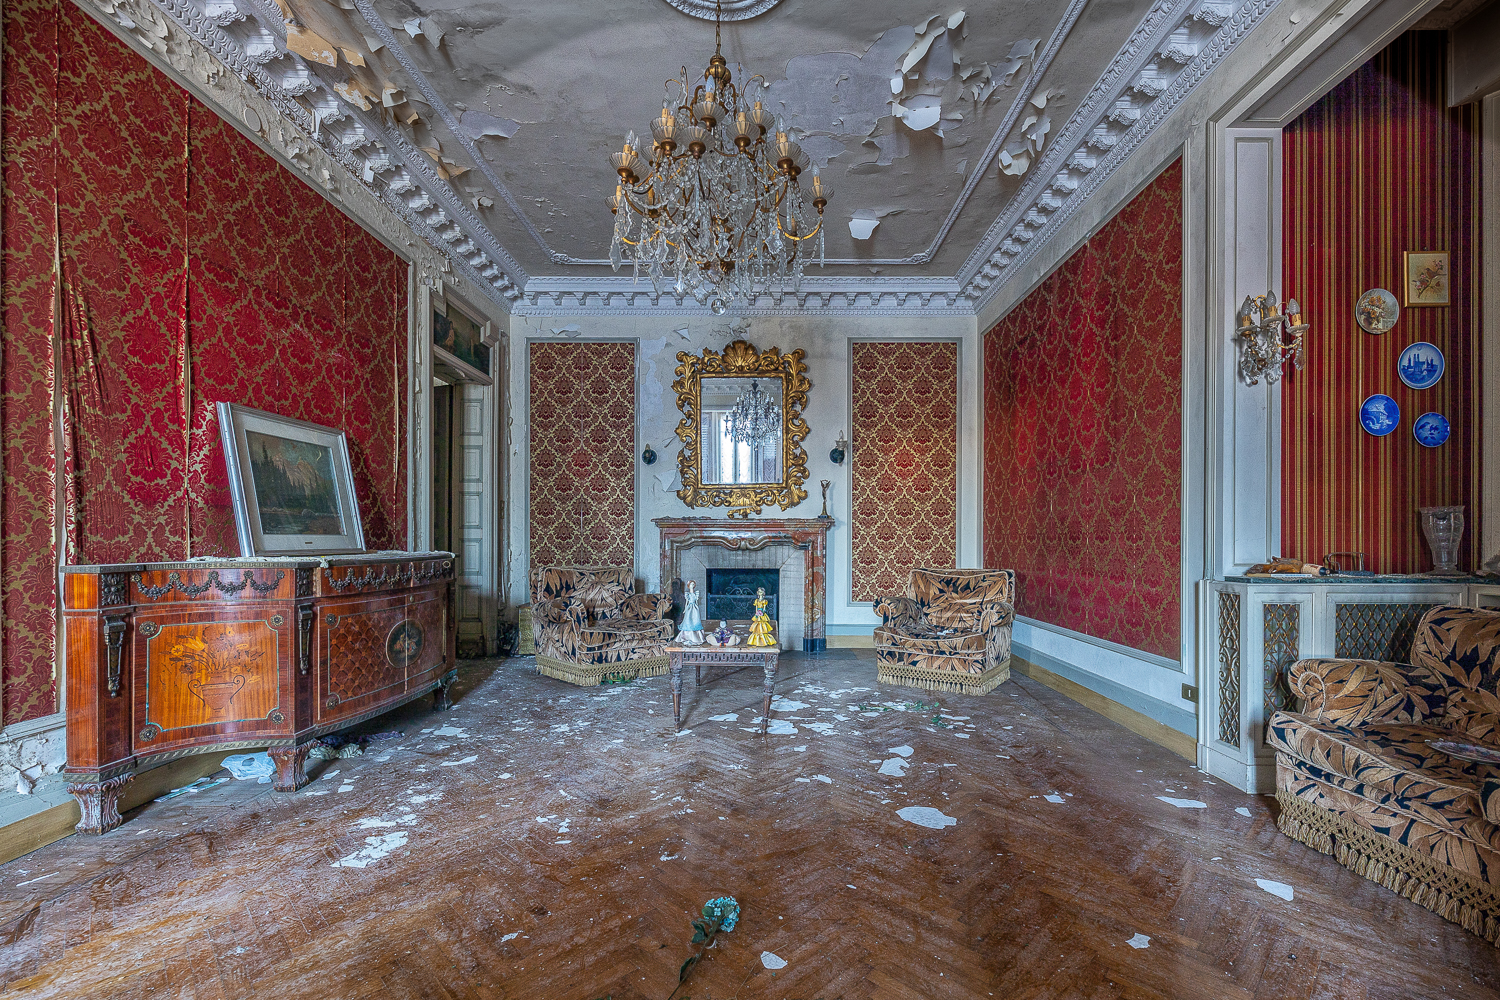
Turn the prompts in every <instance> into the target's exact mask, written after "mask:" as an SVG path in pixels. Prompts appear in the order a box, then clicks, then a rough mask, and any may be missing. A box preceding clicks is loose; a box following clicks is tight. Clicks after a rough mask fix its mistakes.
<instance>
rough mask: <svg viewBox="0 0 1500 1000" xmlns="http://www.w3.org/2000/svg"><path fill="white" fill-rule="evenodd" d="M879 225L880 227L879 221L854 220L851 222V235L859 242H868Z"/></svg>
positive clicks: (857, 218) (856, 218)
mask: <svg viewBox="0 0 1500 1000" xmlns="http://www.w3.org/2000/svg"><path fill="white" fill-rule="evenodd" d="M878 225H880V220H879V219H861V218H859V217H855V218H852V219H850V220H849V235H850V236H852V237H854V238H855V239H857V240H867V239H869V238H870V236H871V235H872V234H873V233H874V232H875V227H876V226H878Z"/></svg>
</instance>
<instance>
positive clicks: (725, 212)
mask: <svg viewBox="0 0 1500 1000" xmlns="http://www.w3.org/2000/svg"><path fill="white" fill-rule="evenodd" d="M720 17H722V11H720ZM750 79H751V80H763V78H762V77H759V76H754V77H751V78H750ZM732 80H733V77H732V75H731V73H730V71H729V64H728V62H727V61H726V60H725V59H724V56H723V55H722V54H721V52H720V45H719V24H718V21H717V20H716V21H715V24H714V54H713V58H712V59H710V60H709V63H708V69H706V70H704V71H703V76H702V82H700V83H698V84H696V86H694V87H693V89H692V92H691V93H689V91H688V74H687V68H686V67H683V69H682V78H681V79H680V80H669V81H667V96H666V98H665V99H664V100H663V102H662V109H661V116H660V117H659V118H657V119H656V120H654V121H653V122H652V123H651V134H652V136H653V137H654V139H655V141H654V142H653V143H652V145H651V150H650V153H649V160H648V159H643V158H642V155H641V152H640V151H639V142H638V140H637V138H636V134H635V132H633V131H632V132H630V133H629V134H628V135H627V136H626V137H625V145H624V147H623V148H622V149H621V151H620V152H618V153H613V154H611V155H610V162H611V163H612V164H613V165H614V168H615V171H616V173H618V174H619V175H620V179H619V183H618V184H617V185H616V187H615V193H614V195H613V197H611V198H610V199H609V209H610V211H611V212H613V213H614V215H615V232H614V238H613V240H612V241H611V244H610V261H611V263H612V264H613V265H614V268H615V270H616V271H618V270H619V269H620V266H621V264H622V263H624V262H625V261H629V262H630V265H631V268H632V270H633V273H634V274H635V276H636V277H637V278H639V277H640V275H641V272H642V271H644V272H645V273H646V274H647V275H648V276H649V277H650V278H651V282H652V284H653V285H654V286H655V287H656V290H657V292H658V293H660V292H662V291H664V290H667V289H670V290H671V291H672V292H673V293H675V294H677V295H682V296H685V295H691V296H692V297H693V298H694V299H696V300H697V301H698V302H699V303H700V304H704V305H707V306H709V308H711V309H712V310H713V311H714V312H715V313H718V314H722V313H724V312H725V311H726V310H727V309H728V306H729V303H730V302H732V301H734V300H735V299H750V298H753V297H754V296H756V295H758V294H759V293H760V292H761V291H763V290H766V289H769V288H770V287H772V286H776V287H783V288H784V287H785V286H786V283H787V282H788V281H790V282H791V283H792V286H793V287H794V288H796V287H800V285H801V281H802V271H803V265H804V264H805V263H806V261H807V260H808V258H810V257H811V256H812V254H813V252H816V253H817V255H818V259H819V262H820V263H821V261H822V258H823V208H824V206H825V205H827V204H828V199H829V197H830V196H831V195H832V194H833V192H832V190H831V189H829V188H828V187H827V186H825V185H824V184H823V181H822V179H821V178H820V177H819V176H818V169H817V168H816V167H813V171H812V183H811V184H810V185H808V190H807V191H806V192H805V195H806V197H805V196H804V192H803V190H802V187H801V185H800V184H799V183H798V180H797V178H798V176H799V175H800V174H801V173H802V171H803V170H805V169H806V168H807V167H808V166H809V165H810V164H811V162H812V161H811V159H810V158H809V157H808V155H807V153H805V152H804V151H803V150H802V147H801V146H799V145H798V144H797V142H796V141H795V140H794V139H793V138H792V137H791V135H790V134H789V133H788V131H787V128H786V125H785V123H784V122H782V121H781V120H780V119H779V118H777V119H774V126H775V127H774V130H772V125H773V118H772V115H771V113H770V112H769V111H767V110H765V109H764V108H763V107H761V103H760V102H759V101H756V102H755V104H754V106H753V107H751V106H749V105H748V104H747V102H746V100H745V98H744V95H743V94H741V93H740V90H739V88H738V87H736V86H735V85H734V83H733V82H732ZM674 91H675V93H674ZM768 132H769V135H768ZM814 240H815V241H816V243H813V242H810V241H814Z"/></svg>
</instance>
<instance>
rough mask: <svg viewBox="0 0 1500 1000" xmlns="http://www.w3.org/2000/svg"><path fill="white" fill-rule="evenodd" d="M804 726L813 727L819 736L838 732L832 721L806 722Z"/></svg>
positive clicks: (832, 734)
mask: <svg viewBox="0 0 1500 1000" xmlns="http://www.w3.org/2000/svg"><path fill="white" fill-rule="evenodd" d="M802 728H803V729H811V730H812V731H813V732H815V733H817V734H818V735H819V736H834V735H837V733H838V730H837V729H835V728H834V726H833V723H831V722H804V723H803V724H802Z"/></svg>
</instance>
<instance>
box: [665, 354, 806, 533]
mask: <svg viewBox="0 0 1500 1000" xmlns="http://www.w3.org/2000/svg"><path fill="white" fill-rule="evenodd" d="M805 356H806V353H805V352H804V351H803V350H802V349H801V348H798V349H797V350H794V351H792V352H790V353H788V354H782V353H781V351H780V349H779V348H775V347H773V348H771V349H770V350H768V351H765V352H761V351H758V350H756V348H755V345H753V344H751V343H750V342H748V341H744V340H736V341H734V342H733V343H731V344H730V345H729V346H727V347H725V348H724V350H723V352H722V353H720V352H719V351H713V350H708V349H705V350H704V351H703V353H702V354H701V355H699V354H689V353H688V352H686V351H679V352H678V353H677V361H678V364H677V368H676V369H675V370H674V371H673V374H674V375H675V376H676V379H675V381H673V382H672V391H673V392H675V393H677V408H678V409H679V410H681V411H682V420H681V421H680V422H679V423H678V424H677V436H678V438H680V439H681V440H682V451H681V452H679V453H678V455H677V471H678V473H679V474H680V475H681V477H682V489H680V490H678V491H677V496H678V497H679V498H680V499H681V500H682V502H683V503H685V504H687V505H688V506H689V507H728V508H729V516H730V517H749V516H750V515H751V514H759V513H760V512H761V508H762V507H769V506H772V505H775V506H779V507H780V508H781V509H782V510H788V509H790V508H792V507H795V506H796V505H797V504H799V503H801V502H802V501H803V500H806V499H807V491H806V490H804V489H803V488H802V484H803V483H805V482H807V452H806V451H805V450H804V449H803V447H802V442H803V441H804V440H805V439H806V438H807V435H808V433H809V429H808V426H807V421H806V420H804V419H803V418H802V410H803V408H804V407H806V406H807V390H808V389H810V388H812V383H811V382H809V381H808V380H807V365H805V364H803V363H802V359H803V358H804V357H805ZM705 375H709V376H744V377H756V378H780V379H781V388H782V393H781V399H782V404H781V407H782V410H781V427H782V431H781V451H782V454H781V469H782V478H781V482H779V483H753V484H749V485H732V484H717V483H715V484H709V485H704V483H703V481H702V442H701V440H700V434H701V431H700V426H699V415H700V411H701V403H700V401H701V399H702V392H703V377H704V376H705Z"/></svg>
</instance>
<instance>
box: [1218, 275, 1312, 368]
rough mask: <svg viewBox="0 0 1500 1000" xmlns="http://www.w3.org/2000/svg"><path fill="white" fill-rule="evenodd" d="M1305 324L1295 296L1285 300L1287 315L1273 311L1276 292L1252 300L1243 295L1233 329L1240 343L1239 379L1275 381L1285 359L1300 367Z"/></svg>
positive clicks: (1274, 309) (1305, 330) (1306, 325)
mask: <svg viewBox="0 0 1500 1000" xmlns="http://www.w3.org/2000/svg"><path fill="white" fill-rule="evenodd" d="M1307 327H1308V324H1306V323H1304V322H1302V307H1301V306H1299V305H1298V304H1297V300H1296V299H1291V300H1290V301H1288V302H1287V304H1286V315H1282V314H1281V313H1279V312H1277V311H1276V293H1275V292H1267V293H1266V294H1264V295H1257V296H1256V297H1255V298H1253V299H1252V298H1251V297H1250V296H1248V295H1247V296H1245V301H1244V304H1243V305H1241V306H1240V311H1239V327H1238V329H1237V330H1236V331H1235V332H1236V333H1237V334H1238V336H1239V342H1240V378H1241V379H1243V380H1244V382H1245V384H1246V385H1255V384H1256V383H1257V382H1259V381H1260V380H1261V379H1265V380H1266V381H1267V382H1275V381H1276V380H1277V379H1279V378H1281V368H1282V366H1283V365H1284V364H1286V363H1287V362H1288V361H1290V362H1292V364H1294V365H1296V366H1297V368H1298V370H1301V368H1302V337H1303V335H1304V334H1306V333H1307ZM1283 330H1284V331H1285V332H1286V333H1287V334H1289V335H1290V339H1289V340H1282V336H1281V335H1282V332H1283Z"/></svg>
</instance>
